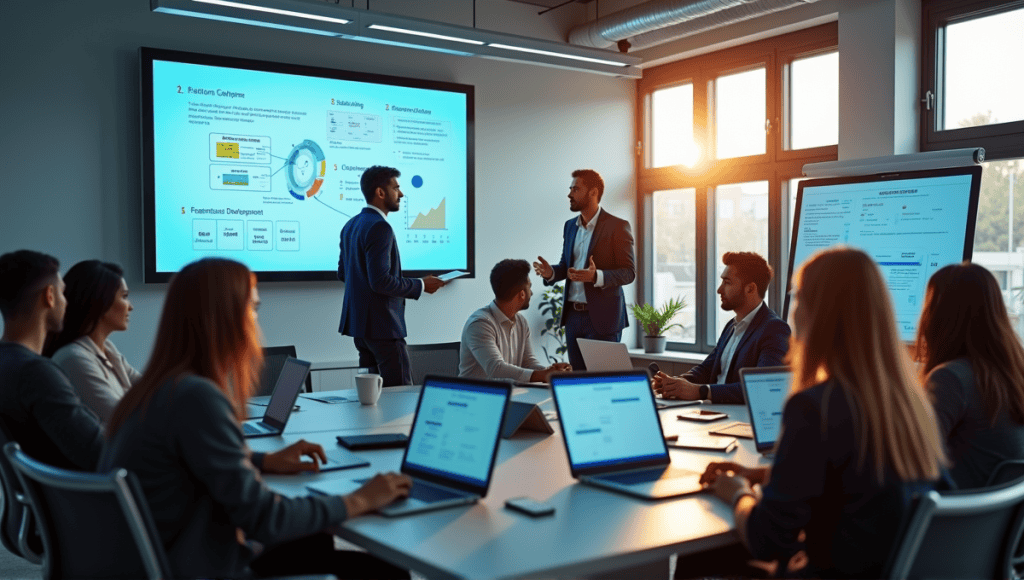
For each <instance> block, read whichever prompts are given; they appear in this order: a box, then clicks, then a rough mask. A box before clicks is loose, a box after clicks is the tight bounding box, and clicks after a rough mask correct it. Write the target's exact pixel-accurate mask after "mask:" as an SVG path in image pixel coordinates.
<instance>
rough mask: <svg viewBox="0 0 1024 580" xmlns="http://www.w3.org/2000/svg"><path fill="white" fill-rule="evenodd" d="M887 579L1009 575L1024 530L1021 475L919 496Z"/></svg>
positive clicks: (1022, 480) (1023, 491)
mask: <svg viewBox="0 0 1024 580" xmlns="http://www.w3.org/2000/svg"><path fill="white" fill-rule="evenodd" d="M916 504H917V505H916V506H915V507H914V508H913V510H912V511H911V515H910V520H909V523H908V524H907V526H906V530H905V532H904V534H903V535H902V537H901V538H900V540H899V541H898V542H897V545H896V549H895V556H894V558H893V559H892V561H891V562H890V566H889V570H888V574H887V575H886V576H887V577H888V578H1011V577H1013V576H1014V573H1013V569H1012V567H1011V562H1012V560H1013V555H1014V550H1015V549H1016V547H1017V546H1018V545H1020V540H1021V534H1022V532H1024V479H1017V480H1014V481H1011V482H1008V483H1004V484H1001V485H998V486H995V487H987V488H980V489H974V490H964V491H947V492H941V493H940V492H937V491H930V492H928V493H927V494H924V495H923V496H920V497H919V498H918V499H917V502H916Z"/></svg>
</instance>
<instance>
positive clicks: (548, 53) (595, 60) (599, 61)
mask: <svg viewBox="0 0 1024 580" xmlns="http://www.w3.org/2000/svg"><path fill="white" fill-rule="evenodd" d="M487 46H493V47H494V48H504V49H505V50H515V51H518V52H529V53H532V54H543V55H545V56H557V57H558V58H571V59H573V60H581V61H583V62H593V63H597V64H606V65H609V66H629V65H628V64H625V63H621V62H615V61H614V60H603V59H600V58H590V57H589V56H576V55H575V54H565V53H562V52H552V51H550V50H540V49H537V48H526V47H523V46H511V45H508V44H495V43H493V42H492V43H490V44H488V45H487Z"/></svg>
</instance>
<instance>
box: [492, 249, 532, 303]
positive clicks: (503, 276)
mask: <svg viewBox="0 0 1024 580" xmlns="http://www.w3.org/2000/svg"><path fill="white" fill-rule="evenodd" d="M529 283H530V264H529V262H527V261H526V260H511V259H510V260H502V261H500V262H498V263H497V264H495V265H494V268H492V269H491V289H492V290H494V297H495V298H497V299H498V300H510V299H511V298H512V297H513V296H515V295H516V292H519V291H520V290H522V289H523V286H526V285H527V284H529Z"/></svg>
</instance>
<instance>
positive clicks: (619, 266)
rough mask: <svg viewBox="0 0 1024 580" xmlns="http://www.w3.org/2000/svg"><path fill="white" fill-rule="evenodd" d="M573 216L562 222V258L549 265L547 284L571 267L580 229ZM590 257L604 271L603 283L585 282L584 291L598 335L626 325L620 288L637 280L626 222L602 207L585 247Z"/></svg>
mask: <svg viewBox="0 0 1024 580" xmlns="http://www.w3.org/2000/svg"><path fill="white" fill-rule="evenodd" d="M579 229H580V228H579V226H578V225H577V224H576V218H572V219H571V220H569V221H567V222H565V227H564V228H563V229H562V240H563V241H562V261H560V262H559V263H558V264H557V265H555V266H552V269H553V270H554V271H555V274H554V276H552V278H551V280H545V281H544V284H545V285H547V286H550V285H552V284H555V283H557V282H560V281H562V280H565V279H566V276H567V275H568V272H569V268H570V267H572V247H573V244H574V243H575V242H576V232H578V231H579ZM591 256H593V258H594V265H595V266H597V268H598V269H599V270H601V271H603V272H604V274H603V276H604V286H602V287H600V288H597V287H595V286H594V285H593V284H589V283H587V284H584V285H583V291H584V293H586V295H587V310H588V311H589V312H590V322H591V324H593V325H594V330H596V331H598V332H600V333H601V334H614V333H616V332H619V331H620V330H622V329H623V328H625V327H627V326H629V320H628V319H627V318H626V298H625V296H624V295H623V293H622V287H623V286H625V285H626V284H630V283H632V282H633V280H635V279H636V258H635V257H634V255H633V234H632V232H631V231H630V227H629V222H627V221H626V220H624V219H621V218H617V217H615V216H613V215H612V214H610V213H608V212H607V211H605V210H604V208H601V213H599V214H598V216H597V223H596V224H595V225H594V234H593V235H592V236H591V237H590V246H589V247H588V248H587V261H586V262H585V263H589V262H590V258H591ZM568 296H569V292H568V289H566V292H565V295H564V296H563V298H562V324H563V325H564V324H565V317H566V315H568V311H567V310H566V309H565V302H566V300H568Z"/></svg>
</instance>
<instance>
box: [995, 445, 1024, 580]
mask: <svg viewBox="0 0 1024 580" xmlns="http://www.w3.org/2000/svg"><path fill="white" fill-rule="evenodd" d="M1021 478H1024V460H1021V459H1007V460H1006V461H1003V462H1002V463H1000V464H999V465H997V466H996V468H995V469H994V470H993V471H992V475H990V476H989V478H988V485H989V486H993V485H999V484H1002V483H1007V482H1010V481H1016V480H1018V479H1021ZM1010 566H1011V567H1012V568H1013V571H1014V577H1016V578H1021V577H1024V537H1022V538H1021V540H1020V541H1019V542H1017V545H1016V546H1015V547H1014V548H1013V555H1012V556H1011V557H1010Z"/></svg>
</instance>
